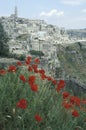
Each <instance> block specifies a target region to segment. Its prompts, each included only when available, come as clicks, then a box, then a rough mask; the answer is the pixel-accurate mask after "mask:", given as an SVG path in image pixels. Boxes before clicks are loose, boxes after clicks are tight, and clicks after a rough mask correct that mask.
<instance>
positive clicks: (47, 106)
mask: <svg viewBox="0 0 86 130" xmlns="http://www.w3.org/2000/svg"><path fill="white" fill-rule="evenodd" d="M31 61H32V58H31V57H28V58H27V59H26V60H25V63H23V64H21V62H18V63H17V65H16V66H13V65H11V66H9V67H8V69H6V70H0V130H85V129H86V104H85V103H86V99H84V100H83V95H82V97H75V96H73V93H68V92H67V90H65V91H64V92H63V89H64V88H65V81H63V80H60V81H59V82H57V81H56V80H55V79H53V78H52V77H50V76H47V75H46V72H45V71H44V70H43V69H39V68H38V64H39V62H40V61H39V59H37V58H36V59H35V60H34V63H33V64H31ZM67 93H68V95H67ZM71 97H73V99H72V100H70V99H71ZM74 112H75V113H74Z"/></svg>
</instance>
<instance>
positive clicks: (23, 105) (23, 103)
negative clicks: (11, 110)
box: [17, 99, 27, 109]
mask: <svg viewBox="0 0 86 130" xmlns="http://www.w3.org/2000/svg"><path fill="white" fill-rule="evenodd" d="M17 107H19V108H21V109H26V108H27V101H26V100H25V99H21V100H20V101H19V102H18V103H17Z"/></svg>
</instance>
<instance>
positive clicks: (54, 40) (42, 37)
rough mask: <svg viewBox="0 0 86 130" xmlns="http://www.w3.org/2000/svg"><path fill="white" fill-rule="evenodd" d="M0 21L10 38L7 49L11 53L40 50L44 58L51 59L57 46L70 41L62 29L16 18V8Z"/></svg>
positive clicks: (42, 21)
mask: <svg viewBox="0 0 86 130" xmlns="http://www.w3.org/2000/svg"><path fill="white" fill-rule="evenodd" d="M0 19H1V21H2V24H3V26H4V29H5V31H6V32H7V34H8V36H9V38H10V41H9V48H10V52H12V53H19V54H20V53H27V51H29V50H40V51H43V53H44V54H45V55H46V57H51V55H55V53H56V45H57V44H67V43H69V41H70V39H69V37H68V35H67V33H66V30H65V29H64V28H59V27H57V26H54V25H50V24H47V23H46V22H45V21H44V20H33V19H26V18H20V17H18V10H17V7H15V10H14V14H12V15H11V16H9V17H1V18H0Z"/></svg>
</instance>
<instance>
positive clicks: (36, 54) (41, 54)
mask: <svg viewBox="0 0 86 130" xmlns="http://www.w3.org/2000/svg"><path fill="white" fill-rule="evenodd" d="M30 54H31V55H35V56H44V53H43V52H42V51H36V50H31V51H30Z"/></svg>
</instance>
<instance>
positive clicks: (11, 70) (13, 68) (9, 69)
mask: <svg viewBox="0 0 86 130" xmlns="http://www.w3.org/2000/svg"><path fill="white" fill-rule="evenodd" d="M16 70H17V68H16V66H14V65H11V66H9V67H8V71H9V72H15V71H16Z"/></svg>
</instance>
